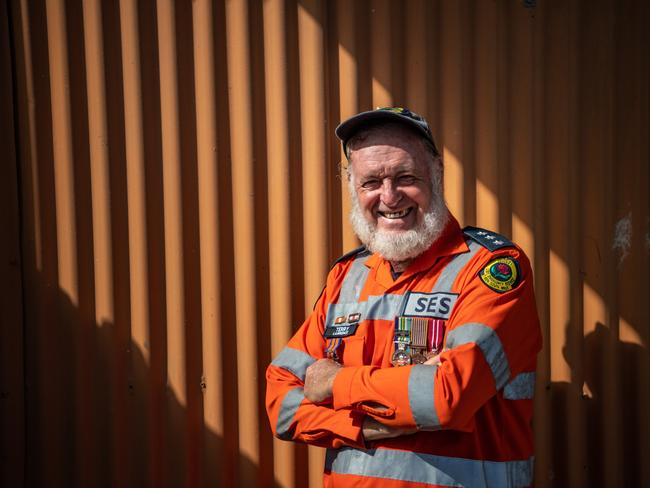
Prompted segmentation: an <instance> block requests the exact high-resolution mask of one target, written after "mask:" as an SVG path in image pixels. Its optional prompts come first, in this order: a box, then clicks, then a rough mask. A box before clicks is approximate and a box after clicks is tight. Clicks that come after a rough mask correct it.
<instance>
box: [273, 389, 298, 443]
mask: <svg viewBox="0 0 650 488" xmlns="http://www.w3.org/2000/svg"><path fill="white" fill-rule="evenodd" d="M304 399H305V394H304V391H303V389H302V388H301V387H296V388H294V389H292V390H289V391H288V392H287V393H286V395H284V398H283V399H282V404H281V405H280V413H279V415H278V423H277V424H276V426H275V432H276V433H277V436H278V437H279V438H280V439H282V440H285V441H287V440H290V439H291V438H292V436H293V434H292V432H291V430H290V429H291V424H292V422H293V418H294V417H295V416H296V412H297V411H298V407H300V404H301V403H302V401H303V400H304Z"/></svg>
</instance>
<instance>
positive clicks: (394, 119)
mask: <svg viewBox="0 0 650 488" xmlns="http://www.w3.org/2000/svg"><path fill="white" fill-rule="evenodd" d="M336 135H337V136H338V137H339V138H340V139H341V141H342V144H343V148H344V150H345V153H346V155H347V158H348V161H349V165H348V168H347V177H348V181H349V188H350V195H351V198H352V212H351V221H352V224H353V227H354V230H355V232H356V233H357V235H358V237H359V239H360V240H361V241H362V242H363V244H364V247H362V248H360V249H357V250H355V251H353V252H351V253H349V254H347V255H345V256H343V257H342V258H340V259H339V260H338V261H337V262H336V263H335V264H334V266H333V267H332V269H331V271H330V273H329V275H328V277H327V284H326V286H325V288H324V290H323V292H322V294H321V296H320V298H319V299H318V301H317V303H316V305H315V306H314V310H313V312H312V313H311V315H310V316H309V317H308V318H307V320H306V321H305V323H304V324H303V325H302V327H301V328H300V329H299V330H298V331H297V333H296V334H295V335H294V336H293V338H292V339H291V340H290V341H289V344H288V345H287V347H285V349H284V350H283V351H282V352H280V354H279V355H278V356H277V357H276V358H275V359H274V360H273V362H272V363H271V365H270V366H269V368H268V370H267V385H268V387H267V410H268V414H269V418H270V421H271V426H272V428H273V430H274V433H275V434H276V436H278V437H279V438H281V439H286V440H294V441H299V442H306V443H309V444H313V445H317V446H323V447H327V448H328V450H327V456H326V465H325V474H324V485H325V486H382V487H392V486H400V487H404V486H418V487H421V486H495V487H506V486H529V485H531V484H532V482H533V474H532V463H533V439H532V429H531V419H532V396H533V390H534V382H535V379H534V371H535V361H536V355H537V353H538V351H539V350H540V348H541V334H540V328H539V322H538V318H537V312H536V309H535V300H534V295H533V277H532V272H531V268H530V264H529V261H528V259H527V258H526V256H525V255H524V253H523V252H522V250H521V249H520V248H518V247H517V246H516V245H515V244H513V243H512V242H511V241H509V240H508V239H506V238H505V237H503V236H500V235H498V234H495V233H493V232H489V231H485V230H482V229H477V228H473V227H467V228H465V229H464V230H461V229H460V227H459V225H458V222H457V221H456V219H455V218H454V217H453V216H452V215H451V214H450V213H449V211H448V209H447V207H446V205H445V202H444V197H443V183H442V182H443V167H442V162H441V158H440V154H439V152H438V150H437V148H436V145H435V142H434V140H433V137H432V136H431V132H430V130H429V126H428V125H427V123H426V121H424V119H422V118H421V117H420V116H418V115H417V114H415V113H413V112H410V111H409V110H406V109H402V108H384V109H378V110H374V111H370V112H363V113H361V114H357V115H355V116H354V117H351V118H350V119H348V120H346V121H345V122H343V123H342V124H341V125H339V127H337V129H336Z"/></svg>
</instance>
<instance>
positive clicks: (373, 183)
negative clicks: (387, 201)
mask: <svg viewBox="0 0 650 488" xmlns="http://www.w3.org/2000/svg"><path fill="white" fill-rule="evenodd" d="M380 186H381V181H379V180H366V181H364V182H363V183H361V188H363V189H364V190H376V189H377V188H379V187H380Z"/></svg>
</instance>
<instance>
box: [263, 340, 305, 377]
mask: <svg viewBox="0 0 650 488" xmlns="http://www.w3.org/2000/svg"><path fill="white" fill-rule="evenodd" d="M314 362H316V359H315V358H313V357H311V356H310V355H309V354H307V353H306V352H303V351H299V350H298V349H294V348H292V347H288V346H287V347H285V348H284V349H282V351H280V354H278V355H277V356H275V359H273V361H271V364H272V365H273V366H277V367H278V368H282V369H286V370H287V371H289V372H290V373H293V374H294V375H295V376H296V377H297V378H298V379H299V380H300V381H305V372H306V371H307V368H308V367H309V366H311V365H312V364H313V363H314Z"/></svg>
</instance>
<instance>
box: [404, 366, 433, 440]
mask: <svg viewBox="0 0 650 488" xmlns="http://www.w3.org/2000/svg"><path fill="white" fill-rule="evenodd" d="M437 369H438V365H437V364H436V365H428V364H416V365H415V366H413V367H412V368H411V373H410V374H409V389H408V392H409V406H410V407H411V413H412V414H413V418H414V419H415V423H416V425H417V426H418V428H419V429H427V430H434V429H437V428H440V421H439V420H438V414H437V413H436V408H435V405H434V402H433V395H434V381H433V380H434V378H435V376H436V370H437Z"/></svg>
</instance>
